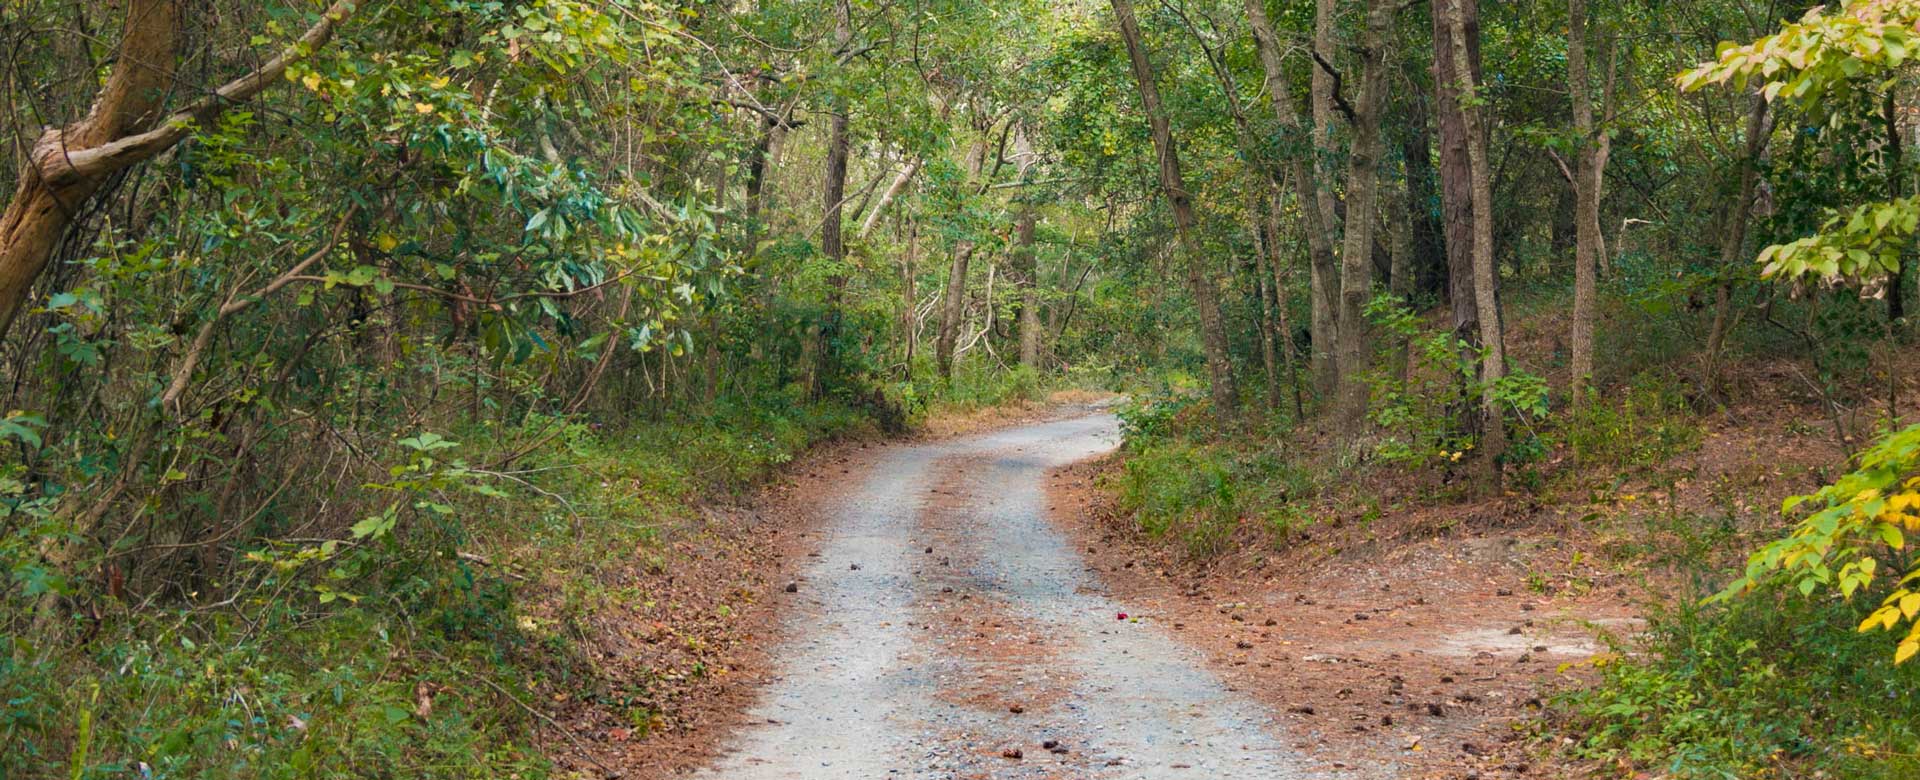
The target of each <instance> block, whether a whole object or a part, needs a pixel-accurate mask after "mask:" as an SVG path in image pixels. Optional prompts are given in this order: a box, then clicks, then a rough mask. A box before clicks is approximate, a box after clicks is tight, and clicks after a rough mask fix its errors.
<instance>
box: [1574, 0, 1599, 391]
mask: <svg viewBox="0 0 1920 780" xmlns="http://www.w3.org/2000/svg"><path fill="white" fill-rule="evenodd" d="M1586 5H1587V4H1586V0H1568V2H1567V19H1568V24H1567V82H1568V83H1567V89H1568V92H1569V93H1570V94H1571V95H1572V96H1573V134H1574V137H1575V139H1576V141H1577V142H1578V143H1579V145H1580V146H1579V157H1578V161H1577V164H1576V166H1575V169H1574V177H1573V178H1574V181H1573V199H1574V223H1575V224H1574V249H1573V334H1572V337H1571V342H1572V348H1573V360H1572V369H1573V378H1572V383H1571V385H1570V387H1571V389H1572V395H1573V397H1574V399H1575V400H1576V401H1577V400H1578V399H1579V398H1580V397H1581V396H1582V394H1583V393H1584V392H1585V390H1586V387H1587V384H1588V382H1590V381H1592V378H1593V325H1594V317H1595V308H1596V304H1597V301H1596V299H1597V296H1598V295H1599V290H1598V284H1599V282H1598V279H1599V267H1598V263H1599V256H1600V253H1601V248H1600V184H1601V176H1602V174H1603V172H1604V171H1605V167H1606V164H1607V141H1606V137H1605V136H1604V135H1600V134H1597V133H1595V132H1594V122H1593V98H1592V96H1591V94H1590V85H1589V83H1588V79H1587V9H1586Z"/></svg>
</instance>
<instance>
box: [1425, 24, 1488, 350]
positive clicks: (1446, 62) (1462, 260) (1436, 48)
mask: <svg viewBox="0 0 1920 780" xmlns="http://www.w3.org/2000/svg"><path fill="white" fill-rule="evenodd" d="M1456 15H1457V16H1459V17H1460V20H1461V21H1460V25H1461V26H1462V27H1463V28H1464V29H1465V31H1466V32H1465V36H1466V39H1467V45H1466V52H1467V53H1466V55H1465V56H1464V57H1459V59H1462V60H1464V62H1456V61H1455V59H1456V57H1458V55H1456V54H1455V52H1454V47H1453V22H1452V21H1451V20H1452V19H1453V17H1454V16H1456ZM1479 41H1480V22H1479V8H1478V4H1477V0H1433V98H1434V100H1433V110H1434V117H1435V122H1434V124H1435V125H1436V126H1437V128H1438V129H1439V137H1440V210H1441V225H1442V231H1443V234H1444V238H1445V241H1446V248H1447V286H1446V294H1447V303H1448V306H1449V308H1450V309H1451V311H1452V313H1453V333H1454V336H1456V337H1458V338H1460V339H1461V340H1463V341H1466V342H1467V343H1468V344H1470V345H1473V346H1475V347H1477V346H1478V345H1479V343H1480V318H1479V304H1478V302H1477V298H1476V297H1475V295H1474V289H1473V242H1474V230H1473V216H1474V215H1473V170H1472V165H1471V163H1470V162H1469V159H1468V157H1467V124H1466V118H1465V116H1464V114H1463V113H1462V109H1463V106H1462V104H1461V102H1460V96H1461V91H1460V83H1461V81H1460V77H1459V75H1458V73H1459V72H1460V70H1461V69H1462V67H1464V69H1465V71H1466V73H1467V74H1468V76H1469V78H1471V79H1474V80H1478V79H1479V78H1480V44H1479Z"/></svg>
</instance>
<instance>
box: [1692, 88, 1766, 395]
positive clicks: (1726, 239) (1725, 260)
mask: <svg viewBox="0 0 1920 780" xmlns="http://www.w3.org/2000/svg"><path fill="white" fill-rule="evenodd" d="M1746 132H1747V137H1746V148H1745V150H1744V151H1743V152H1742V154H1741V156H1740V161H1739V170H1738V172H1737V173H1736V174H1735V176H1736V180H1737V183H1736V185H1735V187H1734V192H1735V196H1734V200H1733V204H1732V205H1731V206H1730V207H1729V209H1730V210H1729V211H1728V212H1727V222H1726V232H1724V233H1722V234H1721V235H1720V267H1721V269H1722V271H1721V277H1720V286H1719V287H1718V288H1717V289H1715V290H1714V301H1713V327H1712V329H1711V330H1709V331H1707V363H1706V365H1707V373H1706V383H1707V385H1708V386H1709V387H1714V386H1717V385H1718V384H1719V376H1720V352H1721V351H1722V350H1723V349H1725V347H1726V341H1727V331H1729V330H1731V329H1732V327H1733V277H1732V276H1731V275H1729V274H1728V273H1727V272H1726V270H1725V269H1729V268H1732V267H1733V265H1734V264H1735V263H1738V262H1741V257H1740V253H1741V252H1742V251H1743V250H1744V249H1745V248H1746V245H1747V221H1748V216H1749V215H1750V214H1751V213H1752V210H1753V193H1754V189H1755V188H1756V187H1757V186H1758V179H1759V174H1760V156H1761V155H1762V154H1765V153H1766V150H1767V136H1768V134H1769V129H1768V125H1767V101H1766V98H1764V97H1762V96H1761V95H1760V94H1759V93H1758V92H1756V93H1754V95H1753V105H1752V108H1751V109H1749V110H1748V111H1747V127H1746Z"/></svg>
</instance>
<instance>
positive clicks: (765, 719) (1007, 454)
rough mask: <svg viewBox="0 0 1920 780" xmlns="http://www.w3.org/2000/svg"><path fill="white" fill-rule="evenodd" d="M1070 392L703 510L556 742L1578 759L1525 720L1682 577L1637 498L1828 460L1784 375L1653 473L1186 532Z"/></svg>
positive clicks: (1241, 762)
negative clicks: (1140, 496) (1141, 507)
mask: <svg viewBox="0 0 1920 780" xmlns="http://www.w3.org/2000/svg"><path fill="white" fill-rule="evenodd" d="M1056 400H1057V401H1060V402H1061V403H1059V404H1057V405H1054V406H1051V407H1048V408H1042V409H1029V410H1023V411H1014V412H1006V411H1002V412H995V413H990V414H982V415H978V416H975V417H974V418H972V419H970V420H961V421H957V422H956V421H949V422H947V423H945V424H944V427H943V428H941V429H940V433H939V435H935V436H930V437H926V438H923V439H920V440H915V441H906V442H895V443H881V442H874V441H856V442H843V443H840V444H836V445H831V446H828V447H826V448H823V449H821V450H819V451H816V452H815V453H813V454H811V455H809V456H807V457H805V458H803V459H802V460H801V461H799V462H797V463H796V464H793V466H792V467H790V468H789V469H788V470H787V476H786V477H785V478H783V479H781V480H779V481H778V482H776V483H775V484H773V485H771V486H769V487H768V489H767V490H766V491H764V493H763V494H762V495H761V496H760V497H758V498H756V499H754V500H751V501H749V502H747V503H746V504H745V505H743V506H740V507H734V508H731V509H725V510H715V511H714V513H713V516H712V517H711V518H709V520H710V522H708V523H706V524H705V525H704V526H703V527H702V529H701V530H699V531H698V532H697V533H690V534H686V535H684V536H682V537H681V538H679V539H677V540H676V541H674V542H673V543H672V544H671V545H670V554H671V555H672V557H673V560H671V561H669V562H665V563H662V562H660V561H657V560H655V561H653V562H652V563H649V564H646V565H638V566H636V569H635V570H634V571H633V572H631V573H630V576H632V577H633V578H634V581H635V582H636V583H638V584H639V589H640V590H641V591H643V592H645V593H647V594H648V598H647V599H646V600H645V601H644V602H642V603H637V604H634V605H631V606H630V607H628V608H623V609H620V610H613V611H610V612H609V613H607V614H604V615H603V616H602V620H603V621H604V625H600V626H596V627H592V628H591V630H589V631H588V633H589V634H591V635H593V636H596V637H598V638H597V639H596V640H594V641H595V643H596V644H597V645H598V650H599V652H600V653H601V654H602V655H604V657H605V658H606V659H607V661H606V662H607V663H608V664H609V665H612V666H616V667H618V669H617V670H616V673H614V674H611V675H609V677H610V678H612V679H630V680H636V681H637V682H636V683H635V685H634V686H633V687H632V688H631V689H630V690H628V691H626V692H624V693H618V692H608V691H598V692H593V693H592V694H590V695H589V694H585V693H582V692H569V691H552V692H547V693H548V694H549V695H550V696H551V697H552V698H553V700H554V702H555V704H556V707H557V708H558V709H560V710H561V712H562V715H561V717H559V718H558V719H557V721H556V722H557V724H558V725H559V727H560V728H559V729H550V730H549V733H548V735H547V736H548V739H549V743H550V744H549V745H548V748H549V752H550V754H552V755H554V756H555V759H556V761H557V762H558V763H559V765H560V766H561V768H562V769H563V770H571V771H572V772H573V773H575V774H576V775H577V776H582V777H586V776H604V775H607V774H610V773H618V774H620V775H621V776H623V777H627V778H636V777H637V778H665V777H685V776H696V777H715V778H732V779H735V780H757V779H759V778H769V779H771V778H802V779H804V778H842V777H924V778H929V779H931V778H1021V777H1049V778H1079V777H1086V778H1135V777H1138V778H1155V779H1156V780H1157V779H1158V778H1164V777H1179V776H1193V777H1207V778H1229V779H1230V778H1240V777H1246V778H1255V777H1258V778H1289V777H1332V778H1346V777H1350V778H1368V779H1371V778H1408V779H1413V780H1426V779H1428V778H1434V779H1439V778H1447V779H1450V780H1454V779H1464V778H1488V779H1490V778H1502V777H1511V778H1523V777H1524V778H1555V777H1579V776H1585V775H1584V774H1583V773H1586V772H1589V771H1590V770H1591V769H1592V767H1585V766H1580V765H1577V764H1574V763H1571V762H1567V761H1564V760H1562V759H1560V758H1557V757H1556V756H1555V755H1554V753H1553V750H1552V746H1551V745H1549V744H1543V743H1542V742H1541V741H1540V740H1539V739H1536V738H1535V736H1536V735H1537V734H1538V729H1537V728H1536V726H1537V724H1538V718H1539V716H1540V715H1541V712H1542V706H1543V702H1545V701H1546V700H1547V699H1549V698H1550V697H1551V695H1552V694H1553V692H1554V691H1556V690H1560V689H1563V688H1565V687H1567V686H1572V685H1578V684H1581V683H1582V682H1583V681H1586V680H1590V679H1591V678H1592V676H1593V665H1594V664H1595V663H1596V662H1605V660H1606V659H1608V658H1610V657H1612V654H1613V653H1614V652H1618V651H1620V650H1619V648H1630V647H1631V637H1632V635H1633V634H1634V633H1635V632H1636V631H1637V630H1638V629H1639V627H1640V626H1641V625H1642V624H1643V623H1642V620H1641V616H1642V613H1643V612H1644V610H1645V609H1647V608H1648V606H1649V605H1650V604H1654V603H1657V602H1658V600H1659V599H1661V598H1671V597H1674V596H1675V595H1676V594H1677V593H1680V591H1681V590H1683V588H1681V586H1680V585H1678V584H1677V583H1676V581H1675V578H1676V577H1677V576H1679V575H1678V573H1677V572H1678V569H1669V568H1663V567H1662V566H1661V565H1659V564H1657V563H1656V562H1654V561H1653V559H1652V558H1650V557H1649V555H1651V553H1652V551H1653V549H1654V547H1652V546H1649V545H1650V543H1649V542H1648V539H1649V538H1650V537H1652V536H1657V535H1658V533H1659V531H1658V530H1657V528H1655V525H1654V524H1653V523H1652V521H1651V520H1649V519H1648V518H1649V517H1650V516H1652V515H1667V514H1672V513H1675V512H1679V511H1690V512H1692V511H1701V510H1702V509H1704V508H1705V507H1704V504H1707V503H1711V502H1714V501H1720V500H1727V501H1733V502H1738V503H1741V504H1744V505H1747V507H1748V508H1751V507H1752V506H1753V505H1760V504H1764V503H1766V502H1769V501H1773V500H1776V499H1777V496H1778V495H1780V494H1784V493H1790V492H1794V491H1799V490H1804V489H1806V488H1807V487H1809V486H1811V485H1812V484H1814V483H1815V481H1817V480H1818V479H1820V478H1822V476H1823V474H1824V472H1822V471H1821V469H1822V468H1824V467H1825V466H1826V465H1831V464H1833V463H1835V462H1837V460H1838V456H1837V452H1830V451H1829V450H1833V449H1834V447H1833V445H1831V444H1829V443H1826V442H1824V441H1823V440H1821V438H1820V437H1819V436H1818V435H1817V434H1814V433H1811V432H1808V431H1805V430H1801V429H1799V428H1796V427H1793V426H1786V425H1783V424H1781V422H1780V421H1781V420H1785V419H1790V418H1793V415H1791V414H1788V412H1792V411H1794V410H1795V408H1797V407H1794V405H1793V404H1792V403H1790V402H1787V401H1780V402H1779V403H1778V404H1776V405H1777V406H1779V407H1780V408H1779V409H1778V410H1777V411H1778V412H1779V413H1778V414H1774V413H1770V412H1769V411H1768V408H1755V409H1749V410H1747V411H1745V412H1742V413H1741V415H1739V416H1738V417H1735V416H1733V415H1731V414H1728V415H1723V416H1722V418H1721V419H1719V420H1717V421H1716V423H1717V424H1718V425H1719V427H1718V428H1716V429H1715V432H1714V433H1711V434H1709V435H1707V436H1706V437H1705V440H1704V442H1703V443H1702V445H1701V446H1700V447H1699V448H1698V451H1697V452H1695V453H1693V454H1691V455H1689V456H1687V457H1688V459H1689V461H1690V462H1689V463H1688V464H1686V472H1687V473H1688V474H1689V475H1691V476H1689V477H1685V478H1682V479H1680V481H1679V482H1678V483H1677V484H1670V485H1669V486H1668V487H1667V488H1666V492H1665V493H1664V494H1659V493H1658V491H1656V490H1655V489H1654V488H1653V487H1652V486H1651V485H1647V484H1643V483H1641V482H1637V481H1635V480H1634V479H1631V478H1622V479H1616V480H1615V481H1614V483H1613V485H1612V489H1611V490H1609V491H1606V493H1605V495H1603V496H1601V495H1596V496H1592V497H1589V498H1590V500H1586V499H1583V500H1579V501H1576V500H1573V499H1571V498H1569V497H1568V496H1557V497H1556V498H1555V499H1554V500H1545V501H1543V500H1541V499H1540V498H1539V497H1537V496H1536V497H1531V498H1529V497H1521V496H1515V495H1511V494H1509V495H1505V496H1496V497H1489V498H1486V499H1483V500H1478V501H1467V502H1457V501H1456V502H1451V503H1444V502H1437V503H1436V504H1435V505H1434V506H1432V507H1418V506H1416V507H1415V508H1411V509H1408V510H1406V511H1389V512H1387V513H1386V514H1384V515H1383V516H1381V517H1379V518H1377V519H1374V520H1371V521H1355V522H1339V521H1335V522H1333V523H1331V524H1323V525H1316V526H1314V527H1312V529H1311V530H1310V532H1309V534H1310V535H1308V534H1302V535H1297V536H1295V537H1293V538H1290V539H1288V540H1286V543H1285V544H1282V545H1278V546H1276V545H1274V544H1272V543H1270V542H1269V543H1267V544H1264V545H1262V544H1240V545H1236V552H1234V553H1231V554H1229V555H1228V556H1225V557H1223V558H1213V559H1198V558H1193V557H1191V556H1188V555H1186V554H1185V553H1184V552H1183V550H1182V549H1181V548H1180V547H1179V546H1178V545H1175V544H1169V543H1168V541H1167V540H1156V539H1149V538H1146V537H1145V536H1143V535H1142V534H1140V533H1139V532H1138V530H1137V529H1136V526H1135V525H1134V524H1133V523H1132V521H1131V518H1129V517H1127V516H1126V515H1125V514H1124V513H1122V512H1120V511H1118V509H1117V508H1116V507H1115V506H1114V503H1113V498H1112V496H1111V491H1110V490H1109V489H1107V488H1106V487H1105V485H1104V479H1105V476H1104V475H1106V474H1108V473H1110V472H1112V471H1113V470H1114V469H1116V468H1117V467H1118V461H1119V458H1117V457H1113V456H1111V452H1112V450H1113V447H1114V446H1115V445H1116V444H1117V436H1116V432H1115V426H1114V421H1113V418H1112V417H1111V415H1109V414H1107V413H1105V412H1103V411H1100V410H1098V409H1094V408H1090V407H1089V406H1088V404H1087V403H1086V402H1087V401H1088V400H1090V399H1087V398H1063V399H1056ZM1803 472H1804V476H1803ZM1243 536H1244V534H1243ZM1735 546H1737V545H1735ZM1681 597H1683V598H1685V597H1688V596H1685V595H1681ZM1121 615H1125V617H1124V618H1121ZM1627 651H1628V652H1630V650H1627ZM616 694H618V695H616ZM623 695H624V696H625V697H626V698H625V699H623V698H622V696H623ZM569 697H577V699H578V700H577V701H569ZM636 702H638V703H639V704H638V705H636ZM609 770H610V771H609Z"/></svg>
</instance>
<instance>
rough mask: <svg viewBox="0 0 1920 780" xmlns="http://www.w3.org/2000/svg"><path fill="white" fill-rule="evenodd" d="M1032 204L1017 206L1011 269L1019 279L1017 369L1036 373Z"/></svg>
mask: <svg viewBox="0 0 1920 780" xmlns="http://www.w3.org/2000/svg"><path fill="white" fill-rule="evenodd" d="M1034 219H1035V217H1034V208H1033V205H1032V204H1021V206H1020V216H1019V217H1018V218H1017V220H1016V221H1015V222H1014V225H1013V266H1014V268H1015V269H1016V273H1018V274H1019V276H1020V316H1019V325H1020V365H1023V366H1026V367H1027V368H1031V369H1034V370H1036V371H1038V370H1039V369H1040V263H1039V257H1038V255H1037V254H1036V253H1035V252H1034V247H1033V228H1034Z"/></svg>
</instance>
